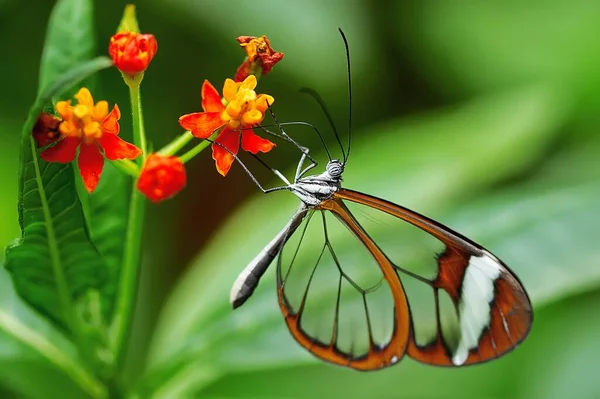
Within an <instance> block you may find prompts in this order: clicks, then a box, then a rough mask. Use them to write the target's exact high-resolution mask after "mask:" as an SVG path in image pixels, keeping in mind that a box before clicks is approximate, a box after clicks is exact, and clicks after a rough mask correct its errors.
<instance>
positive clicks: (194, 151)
mask: <svg viewBox="0 0 600 399" xmlns="http://www.w3.org/2000/svg"><path fill="white" fill-rule="evenodd" d="M218 135H219V132H218V131H217V132H215V133H213V134H212V136H210V137H209V139H208V140H202V141H201V142H200V143H198V144H196V145H195V146H194V147H193V148H192V149H191V150H189V151H188V152H186V153H185V154H183V155H182V156H180V157H179V159H181V162H183V163H186V162H188V161H189V160H191V159H192V158H194V157H195V156H196V155H198V154H200V153H201V152H202V151H203V150H204V149H205V148H206V147H208V146H209V145H211V144H212V142H211V141H214V140H215V139H216V138H217V136H218ZM209 140H210V141H209Z"/></svg>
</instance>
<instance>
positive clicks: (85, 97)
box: [74, 87, 94, 108]
mask: <svg viewBox="0 0 600 399" xmlns="http://www.w3.org/2000/svg"><path fill="white" fill-rule="evenodd" d="M74 97H75V98H76V99H77V102H78V103H79V104H81V105H85V106H86V107H90V108H91V107H93V106H94V98H93V97H92V93H90V91H89V90H88V88H87V87H82V88H81V89H79V91H78V92H77V94H75V96H74Z"/></svg>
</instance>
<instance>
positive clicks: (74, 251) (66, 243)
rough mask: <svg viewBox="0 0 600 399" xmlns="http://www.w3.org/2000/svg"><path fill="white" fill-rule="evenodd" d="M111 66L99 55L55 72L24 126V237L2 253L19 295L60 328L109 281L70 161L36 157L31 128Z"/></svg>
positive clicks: (71, 325)
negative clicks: (62, 96)
mask: <svg viewBox="0 0 600 399" xmlns="http://www.w3.org/2000/svg"><path fill="white" fill-rule="evenodd" d="M110 65H111V62H110V60H108V59H107V58H104V57H101V58H97V59H95V60H92V61H89V62H86V63H82V64H81V65H79V66H77V67H76V68H73V69H71V70H70V71H68V72H66V73H65V74H63V75H61V76H60V77H58V78H57V79H56V80H55V81H54V82H53V83H51V84H49V85H48V86H47V88H46V89H45V90H44V91H43V92H42V93H41V94H40V96H39V97H38V99H37V100H36V102H35V104H34V106H33V107H32V109H31V110H30V113H29V116H28V119H27V121H26V122H25V125H24V127H23V131H22V142H21V168H20V173H19V224H20V226H21V231H22V238H21V240H20V241H19V242H17V243H16V244H14V245H11V246H10V247H9V248H8V249H7V253H6V267H7V269H8V270H9V271H10V272H11V273H12V275H13V279H14V282H15V286H16V288H17V291H18V292H19V295H21V296H22V297H23V298H24V299H26V300H27V301H28V302H29V303H30V304H31V305H33V306H34V307H35V308H36V309H38V310H39V311H41V312H42V313H44V314H46V315H48V316H49V317H51V318H52V319H53V320H54V321H55V322H56V323H58V325H60V326H61V327H62V328H67V329H69V330H72V329H73V328H76V324H77V323H78V322H77V321H76V320H77V318H76V316H75V312H76V309H75V306H76V305H77V304H78V302H79V300H80V299H82V298H83V296H84V294H85V293H86V291H88V290H89V289H91V288H95V289H100V288H101V287H102V286H103V284H105V283H106V281H107V277H108V274H107V269H106V266H105V265H104V263H103V262H102V260H101V259H100V257H99V256H98V252H97V251H96V249H95V248H94V246H93V244H92V243H91V242H90V240H89V237H88V234H87V230H86V228H85V223H84V219H83V212H82V210H81V204H80V202H79V199H78V197H77V193H76V189H75V184H74V175H73V169H72V166H71V165H70V164H58V163H46V162H44V161H42V160H40V159H39V157H38V155H37V149H36V145H35V142H34V140H33V138H32V137H31V131H32V129H33V125H34V123H35V121H36V119H37V116H38V115H39V114H40V112H41V111H42V109H43V107H44V105H45V104H47V103H48V102H49V100H50V99H51V98H52V97H53V96H55V95H58V94H59V93H61V92H62V91H64V89H66V88H69V87H72V86H73V85H74V84H75V83H77V82H79V81H81V80H82V79H84V78H86V77H88V76H90V75H92V74H93V73H95V72H97V71H99V70H101V69H103V68H106V67H108V66H110Z"/></svg>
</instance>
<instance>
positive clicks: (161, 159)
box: [137, 153, 186, 202]
mask: <svg viewBox="0 0 600 399" xmlns="http://www.w3.org/2000/svg"><path fill="white" fill-rule="evenodd" d="M185 182H186V174H185V168H184V167H183V163H182V162H181V160H180V159H179V158H178V157H174V156H164V155H160V154H158V153H155V154H150V156H148V158H146V161H145V162H144V167H143V168H142V172H141V174H140V177H139V179H138V182H137V188H138V190H140V191H141V192H142V193H143V194H144V195H145V196H146V197H148V198H149V199H150V200H151V201H153V202H161V201H163V200H165V199H167V198H170V197H172V196H174V195H175V194H177V193H178V192H179V191H181V189H183V188H184V187H185Z"/></svg>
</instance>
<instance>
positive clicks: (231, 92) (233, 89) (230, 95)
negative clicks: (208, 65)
mask: <svg viewBox="0 0 600 399" xmlns="http://www.w3.org/2000/svg"><path fill="white" fill-rule="evenodd" d="M240 84H241V83H236V82H234V81H233V80H231V79H229V78H227V79H225V83H223V97H225V100H227V101H231V100H233V99H234V98H235V95H236V94H237V92H238V89H239V87H240Z"/></svg>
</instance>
